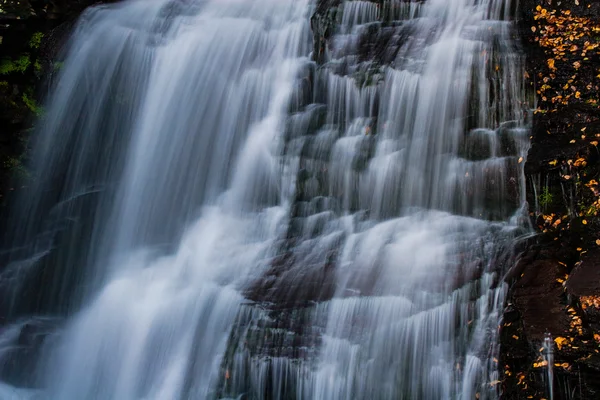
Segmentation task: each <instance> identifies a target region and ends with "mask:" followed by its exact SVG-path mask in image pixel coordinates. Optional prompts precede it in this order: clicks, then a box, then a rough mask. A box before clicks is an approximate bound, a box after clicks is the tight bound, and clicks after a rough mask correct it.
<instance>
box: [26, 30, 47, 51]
mask: <svg viewBox="0 0 600 400" xmlns="http://www.w3.org/2000/svg"><path fill="white" fill-rule="evenodd" d="M43 37H44V34H43V33H42V32H36V33H34V34H33V36H31V39H29V47H31V48H32V49H38V48H39V47H40V45H41V44H42V38H43Z"/></svg>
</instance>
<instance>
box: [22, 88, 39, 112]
mask: <svg viewBox="0 0 600 400" xmlns="http://www.w3.org/2000/svg"><path fill="white" fill-rule="evenodd" d="M21 99H22V100H23V103H25V105H26V106H27V108H29V110H30V111H31V112H32V113H34V114H35V115H37V116H38V117H39V116H41V115H42V114H43V113H44V109H43V108H42V107H40V106H38V104H37V102H36V101H35V99H33V98H32V97H30V96H29V95H28V94H27V93H23V97H21Z"/></svg>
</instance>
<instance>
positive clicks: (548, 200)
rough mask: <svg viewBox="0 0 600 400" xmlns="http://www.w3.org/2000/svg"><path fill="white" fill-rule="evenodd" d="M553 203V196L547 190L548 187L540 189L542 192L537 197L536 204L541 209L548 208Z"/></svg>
mask: <svg viewBox="0 0 600 400" xmlns="http://www.w3.org/2000/svg"><path fill="white" fill-rule="evenodd" d="M553 201H554V196H553V195H552V193H550V191H549V190H548V187H545V188H543V189H542V192H541V193H540V194H539V195H538V204H539V205H540V207H542V208H547V207H549V206H550V205H551V204H552V202H553Z"/></svg>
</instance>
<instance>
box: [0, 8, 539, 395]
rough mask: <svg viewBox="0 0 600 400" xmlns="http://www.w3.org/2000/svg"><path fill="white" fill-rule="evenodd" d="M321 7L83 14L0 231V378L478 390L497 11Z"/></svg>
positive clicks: (146, 391) (496, 307)
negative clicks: (323, 38)
mask: <svg viewBox="0 0 600 400" xmlns="http://www.w3.org/2000/svg"><path fill="white" fill-rule="evenodd" d="M339 3H340V4H339V5H338V4H337V2H331V5H330V9H329V10H328V12H327V14H326V15H325V14H319V7H315V4H314V2H311V1H309V0H151V1H148V0H128V1H125V2H123V3H120V4H116V5H110V6H97V7H94V8H91V9H89V10H88V11H86V12H85V13H84V14H83V15H82V17H81V18H80V20H79V22H78V24H77V26H76V28H75V30H74V32H73V35H72V39H71V41H70V43H69V44H68V49H67V52H66V58H65V62H64V66H63V67H62V69H61V73H60V77H59V79H58V82H57V84H56V85H55V88H54V89H53V92H52V94H51V95H50V97H49V98H48V100H47V105H48V106H47V107H48V109H47V113H46V115H45V117H44V118H43V120H41V121H40V123H39V129H38V133H37V140H36V147H35V154H34V157H33V159H34V165H33V166H32V168H33V169H34V171H35V180H34V182H33V184H32V186H31V188H30V189H29V190H28V191H27V192H25V193H24V194H23V196H22V198H21V199H18V200H17V201H16V202H15V205H14V208H13V210H14V212H13V213H11V220H10V221H9V222H8V224H9V230H8V232H10V237H8V238H6V239H5V240H4V243H3V244H4V245H5V248H6V251H4V252H2V262H3V269H2V270H1V275H0V289H1V290H0V293H2V294H1V295H0V309H2V310H3V312H4V314H5V315H7V318H6V321H5V324H4V326H3V327H2V330H1V331H0V379H2V380H3V381H4V383H0V394H2V393H4V392H5V391H6V393H12V395H13V396H14V397H15V398H17V399H25V398H30V397H35V396H40V397H41V398H44V399H46V398H47V399H57V400H58V399H123V400H132V399H212V398H223V399H226V398H232V399H257V400H258V399H307V400H309V399H323V400H330V399H331V400H333V399H364V400H367V399H390V400H392V399H394V400H398V399H428V400H429V399H465V400H466V399H473V398H479V399H495V398H497V396H498V389H499V388H498V387H497V385H496V384H495V383H494V382H497V381H498V373H499V366H498V365H497V364H496V361H495V359H496V357H497V352H498V347H497V346H498V345H497V335H498V324H499V321H500V318H501V314H502V307H503V304H504V296H505V292H506V286H505V284H504V283H503V281H502V275H503V273H504V272H505V270H506V268H507V267H509V266H510V263H511V262H512V259H513V247H514V243H515V241H516V240H517V239H518V238H519V237H520V236H522V235H523V234H525V233H526V232H527V227H526V226H525V225H524V223H523V220H524V218H523V215H524V209H525V205H524V196H523V190H524V182H523V180H524V179H523V173H522V166H523V158H524V156H525V154H526V151H527V138H528V130H527V125H526V123H527V121H526V119H525V117H524V115H525V113H524V110H525V107H526V104H524V95H523V83H522V81H521V77H522V60H521V57H520V54H519V52H518V50H517V49H516V47H515V45H514V43H513V40H512V37H511V29H512V22H511V12H512V11H514V7H513V6H512V5H511V4H510V0H426V1H424V2H416V1H415V2H409V1H398V0H385V1H383V2H379V3H373V2H368V1H341V2H339ZM315 9H316V14H314V16H313V17H312V25H313V29H316V28H317V26H318V25H319V23H321V22H322V23H329V24H331V26H335V28H332V31H331V32H330V33H331V35H330V37H328V38H327V44H326V46H325V48H324V49H323V50H324V57H323V63H322V64H317V63H316V62H314V61H312V58H311V54H310V52H311V49H313V43H312V36H311V15H313V13H315ZM511 10H512V11H511ZM323 19H326V21H325V20H323ZM315 34H316V33H315ZM23 342H26V345H24V344H23ZM24 347H26V349H27V350H26V354H27V357H23V348H24ZM7 371H8V372H7Z"/></svg>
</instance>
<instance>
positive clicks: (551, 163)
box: [548, 160, 558, 167]
mask: <svg viewBox="0 0 600 400" xmlns="http://www.w3.org/2000/svg"><path fill="white" fill-rule="evenodd" d="M548 164H550V165H552V166H553V167H554V166H556V164H558V160H554V161H550V162H549V163H548Z"/></svg>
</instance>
